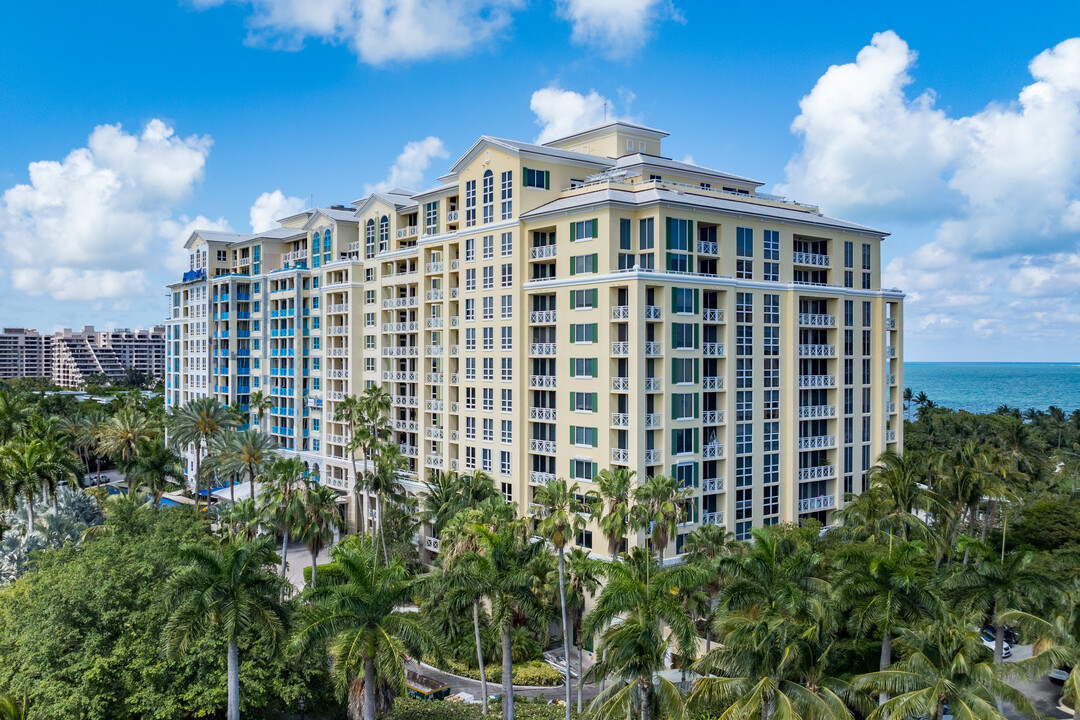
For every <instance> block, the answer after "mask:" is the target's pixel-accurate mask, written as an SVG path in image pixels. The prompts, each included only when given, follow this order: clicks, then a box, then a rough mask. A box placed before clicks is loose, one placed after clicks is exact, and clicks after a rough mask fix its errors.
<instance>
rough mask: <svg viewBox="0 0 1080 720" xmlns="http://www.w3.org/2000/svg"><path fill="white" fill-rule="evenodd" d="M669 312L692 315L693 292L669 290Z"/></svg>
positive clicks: (688, 290) (689, 290)
mask: <svg viewBox="0 0 1080 720" xmlns="http://www.w3.org/2000/svg"><path fill="white" fill-rule="evenodd" d="M671 304H672V307H671V310H672V312H674V313H676V314H690V315H692V314H693V313H694V306H695V303H694V291H693V290H692V289H690V288H672V289H671Z"/></svg>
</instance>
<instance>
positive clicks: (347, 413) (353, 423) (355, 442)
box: [334, 395, 367, 537]
mask: <svg viewBox="0 0 1080 720" xmlns="http://www.w3.org/2000/svg"><path fill="white" fill-rule="evenodd" d="M362 417H363V407H362V405H361V402H360V398H358V397H356V396H355V395H346V396H345V397H344V398H342V399H341V400H339V401H338V402H337V405H336V406H335V407H334V422H337V423H343V424H344V425H345V427H346V432H347V433H348V436H349V442H348V443H347V444H346V447H345V451H346V452H348V453H349V462H350V463H351V464H352V491H353V499H354V502H355V507H356V510H357V517H358V518H359V523H358V524H359V525H360V536H361V537H363V536H364V534H365V530H366V526H367V518H366V517H364V512H366V508H364V507H362V506H361V503H360V488H361V482H360V476H359V474H357V472H356V450H357V449H358V448H359V447H360V438H358V437H357V434H356V429H357V427H359V425H360V423H361V422H362Z"/></svg>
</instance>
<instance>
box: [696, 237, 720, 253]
mask: <svg viewBox="0 0 1080 720" xmlns="http://www.w3.org/2000/svg"><path fill="white" fill-rule="evenodd" d="M697 251H698V253H700V254H701V255H719V254H720V245H719V244H718V243H715V242H712V241H711V240H698V244H697Z"/></svg>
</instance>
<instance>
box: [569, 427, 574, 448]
mask: <svg viewBox="0 0 1080 720" xmlns="http://www.w3.org/2000/svg"><path fill="white" fill-rule="evenodd" d="M570 444H571V445H573V444H574V426H573V425H571V426H570Z"/></svg>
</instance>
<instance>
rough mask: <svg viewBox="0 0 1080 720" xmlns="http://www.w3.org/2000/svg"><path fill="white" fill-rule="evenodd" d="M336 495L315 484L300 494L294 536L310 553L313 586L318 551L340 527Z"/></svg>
mask: <svg viewBox="0 0 1080 720" xmlns="http://www.w3.org/2000/svg"><path fill="white" fill-rule="evenodd" d="M337 497H338V495H337V493H336V492H335V491H334V490H333V489H331V488H328V487H326V486H325V485H315V484H312V485H309V486H307V487H306V488H305V489H304V492H303V494H302V495H301V503H302V505H301V508H300V521H299V523H298V524H297V526H296V537H297V539H298V540H300V542H302V543H304V545H305V546H306V547H307V549H308V552H310V553H311V587H315V571H316V568H317V567H318V564H319V553H320V552H321V551H322V549H323V548H324V547H326V546H327V545H328V544H329V543H330V541H331V540H333V539H334V530H335V529H337V528H340V527H341V515H339V514H338V511H337Z"/></svg>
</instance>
